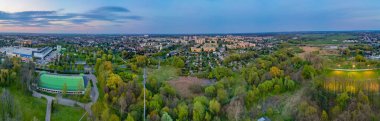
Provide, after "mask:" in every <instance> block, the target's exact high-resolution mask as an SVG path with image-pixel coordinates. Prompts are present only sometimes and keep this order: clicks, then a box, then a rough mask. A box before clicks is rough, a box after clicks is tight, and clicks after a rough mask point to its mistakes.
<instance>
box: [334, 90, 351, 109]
mask: <svg viewBox="0 0 380 121" xmlns="http://www.w3.org/2000/svg"><path fill="white" fill-rule="evenodd" d="M348 99H350V97H349V96H348V94H347V92H344V93H342V94H340V95H339V96H338V97H337V98H336V102H337V103H338V104H339V106H340V107H343V108H344V107H346V105H347V101H348Z"/></svg>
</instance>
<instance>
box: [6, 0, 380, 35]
mask: <svg viewBox="0 0 380 121" xmlns="http://www.w3.org/2000/svg"><path fill="white" fill-rule="evenodd" d="M379 29H380V1H379V0H0V32H26V33H90V34H91V33H94V34H95V33H96V34H103V33H104V34H198V33H256V32H290V31H341V30H343V31H350V30H379Z"/></svg>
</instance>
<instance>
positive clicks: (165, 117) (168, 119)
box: [161, 112, 173, 121]
mask: <svg viewBox="0 0 380 121" xmlns="http://www.w3.org/2000/svg"><path fill="white" fill-rule="evenodd" d="M161 121H173V119H172V117H170V115H169V114H168V113H167V112H164V114H162V117H161Z"/></svg>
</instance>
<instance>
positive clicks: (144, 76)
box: [143, 67, 146, 121]
mask: <svg viewBox="0 0 380 121" xmlns="http://www.w3.org/2000/svg"><path fill="white" fill-rule="evenodd" d="M143 78H144V80H143V81H144V82H143V83H144V117H143V118H144V121H146V119H145V116H146V104H145V90H146V87H145V84H146V67H145V68H144V75H143Z"/></svg>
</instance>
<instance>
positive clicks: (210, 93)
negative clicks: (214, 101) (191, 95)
mask: <svg viewBox="0 0 380 121" xmlns="http://www.w3.org/2000/svg"><path fill="white" fill-rule="evenodd" d="M215 90H216V89H215V87H214V86H208V87H206V88H205V93H206V95H207V96H209V97H213V96H215Z"/></svg>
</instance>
